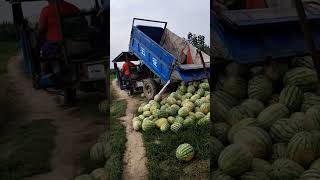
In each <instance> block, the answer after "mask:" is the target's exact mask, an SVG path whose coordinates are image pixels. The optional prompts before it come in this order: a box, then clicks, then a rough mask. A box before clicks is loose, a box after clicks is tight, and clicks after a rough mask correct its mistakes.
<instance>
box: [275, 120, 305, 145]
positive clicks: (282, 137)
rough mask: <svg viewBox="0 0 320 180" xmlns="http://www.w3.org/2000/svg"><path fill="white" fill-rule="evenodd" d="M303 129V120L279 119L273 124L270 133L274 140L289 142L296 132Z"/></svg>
mask: <svg viewBox="0 0 320 180" xmlns="http://www.w3.org/2000/svg"><path fill="white" fill-rule="evenodd" d="M302 130H303V126H302V122H298V121H292V120H291V119H279V120H277V121H276V122H275V123H274V124H272V125H271V127H270V130H269V134H270V136H271V138H272V140H273V141H274V142H288V141H289V140H290V139H291V138H292V137H293V136H294V135H295V134H296V133H298V132H300V131H302Z"/></svg>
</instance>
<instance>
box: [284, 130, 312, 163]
mask: <svg viewBox="0 0 320 180" xmlns="http://www.w3.org/2000/svg"><path fill="white" fill-rule="evenodd" d="M316 155H317V145H316V142H315V140H314V138H313V136H312V133H310V132H307V131H303V132H299V133H297V134H296V135H294V136H293V137H292V138H291V139H290V141H289V143H288V158H289V159H292V160H293V161H295V162H297V163H299V164H300V165H302V166H304V167H307V166H309V165H310V164H311V162H312V161H313V160H315V158H316Z"/></svg>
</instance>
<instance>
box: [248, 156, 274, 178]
mask: <svg viewBox="0 0 320 180" xmlns="http://www.w3.org/2000/svg"><path fill="white" fill-rule="evenodd" d="M251 169H252V171H257V172H264V173H266V174H269V172H270V171H271V169H272V166H271V164H270V163H269V162H268V161H266V160H264V159H259V158H253V160H252V165H251Z"/></svg>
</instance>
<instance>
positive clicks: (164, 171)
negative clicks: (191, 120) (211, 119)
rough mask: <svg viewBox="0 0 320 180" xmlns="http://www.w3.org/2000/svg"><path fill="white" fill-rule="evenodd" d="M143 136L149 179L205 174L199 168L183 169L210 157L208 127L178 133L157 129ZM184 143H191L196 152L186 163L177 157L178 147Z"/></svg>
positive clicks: (144, 133)
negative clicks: (187, 170)
mask: <svg viewBox="0 0 320 180" xmlns="http://www.w3.org/2000/svg"><path fill="white" fill-rule="evenodd" d="M143 137H144V145H145V148H146V153H147V158H148V164H147V166H148V170H149V179H159V177H161V179H172V178H174V179H175V178H181V177H185V176H194V177H199V176H201V175H203V174H199V172H198V171H199V170H197V169H195V170H194V172H188V173H187V174H186V173H184V171H183V169H184V168H186V167H187V166H190V165H192V164H193V163H196V162H198V161H202V160H203V161H205V160H208V159H209V158H210V157H209V144H208V140H209V129H208V128H201V129H200V128H199V129H198V128H196V127H195V128H190V129H184V130H183V131H180V132H179V133H177V134H176V133H173V132H171V131H169V132H166V133H162V132H161V131H160V130H158V129H155V130H153V131H152V132H143ZM183 143H189V144H191V145H192V146H193V147H194V148H195V151H196V154H195V157H194V159H193V160H192V161H191V162H188V163H184V162H180V161H178V160H177V159H176V156H175V152H176V148H177V147H178V146H179V145H180V144H183ZM208 168H209V167H208ZM208 168H207V169H206V170H208ZM205 173H208V172H205Z"/></svg>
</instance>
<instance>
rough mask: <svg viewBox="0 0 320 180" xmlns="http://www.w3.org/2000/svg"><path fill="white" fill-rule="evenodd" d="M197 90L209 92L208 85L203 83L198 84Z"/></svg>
mask: <svg viewBox="0 0 320 180" xmlns="http://www.w3.org/2000/svg"><path fill="white" fill-rule="evenodd" d="M199 88H200V89H204V90H205V91H209V90H210V85H209V83H207V82H203V83H201V84H199Z"/></svg>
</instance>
